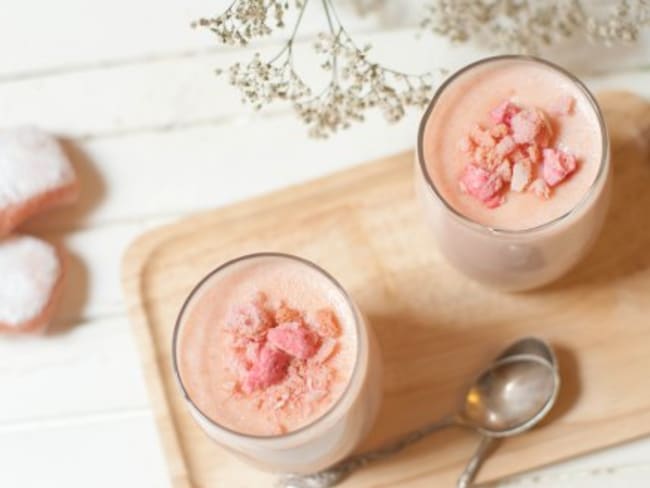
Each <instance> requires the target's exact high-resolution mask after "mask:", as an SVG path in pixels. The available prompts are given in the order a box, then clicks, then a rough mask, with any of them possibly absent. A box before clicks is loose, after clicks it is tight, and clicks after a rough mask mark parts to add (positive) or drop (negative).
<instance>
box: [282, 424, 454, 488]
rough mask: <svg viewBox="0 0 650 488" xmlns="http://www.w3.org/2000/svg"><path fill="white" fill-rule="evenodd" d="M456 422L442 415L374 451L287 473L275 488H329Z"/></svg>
mask: <svg viewBox="0 0 650 488" xmlns="http://www.w3.org/2000/svg"><path fill="white" fill-rule="evenodd" d="M455 424H456V420H455V417H453V416H449V417H444V418H442V419H440V420H438V421H437V422H433V423H431V424H429V425H427V426H425V427H423V428H421V429H418V430H415V431H413V432H410V433H408V434H406V435H404V436H403V437H400V438H399V439H398V440H396V441H394V442H391V443H389V444H386V445H384V446H382V447H380V448H378V449H376V450H374V451H369V452H366V453H362V454H357V455H356V456H350V457H349V458H347V459H344V460H343V461H341V462H339V463H338V464H335V465H334V466H332V467H330V468H327V469H324V470H323V471H319V472H317V473H313V474H307V475H299V474H288V475H285V476H283V477H282V478H280V480H278V482H277V483H276V485H275V486H276V488H329V487H331V486H334V485H337V484H338V483H340V482H341V481H343V480H344V479H345V478H346V477H347V476H348V475H350V474H351V473H352V472H353V471H356V470H357V469H359V468H361V467H363V466H365V465H366V464H368V463H371V462H375V461H380V460H382V459H385V458H387V457H390V456H392V455H393V454H397V453H398V452H400V451H402V450H403V449H404V448H406V447H408V446H410V445H411V444H414V443H416V442H418V441H420V440H421V439H423V438H424V437H426V436H428V435H429V434H432V433H434V432H437V431H439V430H442V429H444V428H445V427H450V426H452V425H455Z"/></svg>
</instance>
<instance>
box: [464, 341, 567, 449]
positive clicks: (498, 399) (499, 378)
mask: <svg viewBox="0 0 650 488" xmlns="http://www.w3.org/2000/svg"><path fill="white" fill-rule="evenodd" d="M558 385H559V376H558V373H557V369H556V368H554V367H553V366H552V365H551V364H550V363H549V362H547V361H546V360H544V359H542V358H540V357H538V356H534V355H528V354H527V355H520V354H517V355H512V356H506V357H504V358H502V359H499V360H497V361H496V362H495V363H494V364H492V365H491V366H490V367H489V368H488V369H487V370H486V371H484V372H483V373H482V374H481V375H480V376H479V377H478V378H477V380H476V381H475V382H474V384H473V385H472V386H471V387H470V388H469V390H467V393H466V395H465V399H464V403H463V406H462V407H461V410H460V412H459V413H458V415H459V417H460V422H462V423H464V424H466V425H469V426H471V427H473V428H475V429H476V430H478V431H479V432H481V433H482V434H484V435H487V436H490V437H508V436H511V435H516V434H519V433H521V432H523V431H525V430H528V429H530V428H532V427H533V426H534V425H535V424H537V423H538V422H539V421H540V420H541V419H542V418H543V417H544V416H545V415H546V413H547V412H548V411H549V410H550V409H551V407H552V406H553V404H554V403H555V399H556V397H557V392H558Z"/></svg>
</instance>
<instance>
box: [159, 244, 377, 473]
mask: <svg viewBox="0 0 650 488" xmlns="http://www.w3.org/2000/svg"><path fill="white" fill-rule="evenodd" d="M259 260H270V261H274V262H286V261H290V262H292V263H298V264H299V265H300V266H304V267H305V268H306V269H308V270H310V271H315V272H316V273H318V274H319V275H320V276H322V277H324V278H325V279H326V280H327V281H328V282H329V283H330V284H331V287H332V288H331V292H332V293H336V294H337V295H338V297H340V298H341V299H342V301H343V303H345V306H346V307H347V312H349V314H350V316H351V317H353V321H354V327H353V330H354V334H356V358H355V360H354V367H353V369H352V373H351V375H350V379H349V382H348V384H347V386H346V387H345V389H344V391H343V393H342V394H341V396H340V397H339V398H338V399H337V400H336V401H335V402H334V403H333V405H332V406H331V407H330V408H329V410H327V411H325V412H324V413H323V414H322V415H321V416H320V417H318V418H317V419H316V420H314V421H313V422H312V423H310V424H308V425H305V426H304V427H301V428H299V429H297V430H294V431H290V432H287V433H285V434H280V435H270V436H256V435H248V434H243V433H240V432H236V431H233V430H231V429H230V428H228V427H226V426H224V425H220V424H219V423H217V422H215V421H214V420H213V419H211V418H209V417H208V416H207V415H206V414H204V413H203V412H202V411H201V410H200V408H199V407H198V406H197V405H196V403H195V402H194V401H193V399H192V397H191V396H190V394H189V393H188V389H187V388H186V386H185V384H184V380H183V375H182V371H181V369H182V368H180V367H179V354H182V351H181V350H180V349H181V348H180V347H179V343H180V341H181V340H182V335H183V328H184V326H185V325H186V324H187V323H188V322H187V321H186V318H187V317H189V316H191V313H190V311H191V309H192V307H193V305H194V302H195V299H196V297H197V296H200V295H201V293H202V292H203V291H204V289H206V288H209V287H210V285H211V284H213V283H214V282H215V280H219V279H220V277H221V276H222V275H223V274H224V273H227V272H228V271H231V270H233V269H234V268H236V267H238V266H244V265H246V264H247V263H251V262H253V261H259ZM172 356H173V365H174V374H175V376H176V379H177V381H178V385H179V386H180V389H181V392H182V394H183V396H184V398H185V402H186V404H187V407H188V408H189V411H190V413H191V414H192V416H193V417H194V419H195V420H196V422H197V423H198V425H199V426H200V427H201V428H202V429H203V430H204V431H205V433H206V434H207V435H208V436H209V437H211V438H212V439H213V440H214V441H216V442H217V443H219V444H220V445H221V446H223V447H225V448H227V449H228V450H230V451H231V452H233V453H235V454H237V455H239V456H240V457H242V458H243V459H245V460H246V461H249V462H250V463H252V464H253V465H255V466H256V467H259V468H261V469H265V470H269V471H278V472H292V473H311V472H315V471H318V470H320V469H323V468H325V467H327V466H330V465H332V464H334V463H336V462H337V461H339V460H341V459H343V458H344V457H346V456H347V455H348V454H350V453H351V452H352V451H353V450H354V448H355V447H356V446H357V445H358V444H359V442H360V441H361V440H362V439H363V438H364V437H365V436H366V435H367V433H368V432H369V430H370V428H371V427H372V425H373V423H374V421H375V419H376V416H377V413H378V410H379V405H380V403H381V396H382V392H381V376H382V364H381V355H380V351H379V347H378V345H377V341H376V338H375V335H374V333H373V331H372V329H371V328H370V327H369V326H368V324H367V322H366V319H365V318H364V316H363V314H362V313H361V312H360V310H359V308H358V307H357V305H356V304H355V303H354V301H353V300H352V298H351V297H350V296H349V295H348V293H347V292H346V291H345V290H344V289H343V287H342V286H341V285H340V284H339V283H338V282H337V281H336V280H335V279H334V278H333V277H332V276H331V275H329V274H328V273H327V272H326V271H324V270H323V269H322V268H320V267H318V266H317V265H316V264H314V263H311V262H309V261H307V260H304V259H302V258H299V257H296V256H292V255H288V254H280V253H258V254H250V255H246V256H242V257H239V258H237V259H234V260H232V261H229V262H227V263H225V264H223V265H222V266H220V267H218V268H217V269H215V270H213V271H212V272H211V273H209V274H208V275H207V276H206V277H205V278H204V279H203V280H202V281H201V282H200V283H199V284H198V285H197V286H196V287H195V288H194V290H193V291H192V292H191V293H190V295H189V297H188V298H187V300H186V301H185V304H184V305H183V308H182V309H181V312H180V314H179V316H178V320H177V322H176V326H175V329H174V336H173V344H172Z"/></svg>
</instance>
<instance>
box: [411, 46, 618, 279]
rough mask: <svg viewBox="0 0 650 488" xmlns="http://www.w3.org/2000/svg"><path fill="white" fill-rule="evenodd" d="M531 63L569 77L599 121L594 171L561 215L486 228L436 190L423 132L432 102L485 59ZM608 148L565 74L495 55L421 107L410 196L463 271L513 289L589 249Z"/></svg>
mask: <svg viewBox="0 0 650 488" xmlns="http://www.w3.org/2000/svg"><path fill="white" fill-rule="evenodd" d="M504 61H505V62H523V63H536V64H538V65H541V66H543V67H545V68H546V69H549V70H554V71H555V72H556V73H559V74H560V75H561V76H563V77H565V78H566V79H568V80H570V81H571V83H573V84H574V85H575V86H576V87H577V88H578V89H579V91H580V92H581V93H582V94H583V95H584V97H586V100H588V102H589V105H590V106H591V108H592V109H593V111H594V113H595V114H596V117H597V119H598V123H599V130H600V140H601V141H602V148H601V154H602V157H601V160H600V165H599V168H598V172H597V175H596V177H595V180H594V181H593V183H592V185H591V187H590V188H589V189H588V191H587V192H586V193H585V195H584V196H583V197H582V199H581V200H580V201H579V202H578V204H577V205H575V206H574V207H573V208H571V209H570V210H569V211H568V212H566V213H565V214H563V215H561V216H559V217H557V218H555V219H553V220H550V221H548V222H545V223H543V224H541V225H538V226H536V227H532V228H527V229H523V230H508V229H501V228H492V227H488V226H485V225H482V224H480V223H478V222H475V221H473V220H471V219H469V218H468V217H466V216H465V215H463V214H462V213H460V212H459V211H457V210H456V209H455V208H454V207H453V206H452V205H451V204H450V203H449V202H448V201H446V200H445V198H444V197H443V196H442V193H441V192H440V191H439V189H437V188H436V186H435V184H434V182H433V179H432V177H431V175H430V174H429V172H428V169H427V164H426V161H425V154H426V152H425V146H424V145H425V144H426V141H425V134H426V131H427V124H428V122H429V121H430V116H431V114H432V113H433V111H434V110H435V109H436V102H437V101H438V100H439V99H440V97H441V96H442V95H443V93H445V90H447V89H448V88H449V87H450V86H452V85H453V84H454V83H456V82H457V81H458V80H459V79H462V77H463V75H465V74H466V73H468V72H470V71H472V70H476V69H480V68H481V67H483V66H484V65H486V64H487V63H499V62H504ZM610 173H611V169H610V149H609V139H608V135H607V128H606V126H605V122H604V119H603V116H602V113H601V111H600V108H599V106H598V104H597V102H596V100H595V99H594V97H593V95H592V94H591V93H590V92H589V90H588V89H587V88H586V87H585V86H584V84H583V83H582V82H581V81H580V80H578V79H577V78H576V77H575V76H573V75H572V74H571V73H569V72H567V71H565V70H563V69H562V68H559V67H557V66H555V65H553V64H551V63H549V62H547V61H544V60H541V59H538V58H534V57H530V56H517V55H506V56H496V57H491V58H487V59H483V60H480V61H477V62H475V63H473V64H470V65H468V66H466V67H464V68H462V69H460V70H459V71H457V72H456V73H454V74H453V75H452V76H450V77H449V78H448V79H447V80H446V81H445V82H444V83H443V84H442V85H441V86H440V87H439V88H438V90H437V92H436V93H435V95H434V97H433V99H432V100H431V102H430V104H429V106H428V108H427V110H426V111H425V113H424V115H423V117H422V121H421V123H420V128H419V131H418V137H417V148H416V155H415V187H416V194H417V196H418V199H419V201H420V203H421V206H422V208H423V210H424V214H425V218H426V220H427V222H428V223H429V225H430V226H431V228H432V230H433V233H434V236H435V238H436V241H437V243H438V247H439V249H440V251H441V252H442V254H443V255H444V256H445V257H446V258H447V260H448V261H449V262H450V263H451V264H452V265H453V266H455V267H456V268H457V269H458V270H460V271H461V272H463V273H464V274H465V275H467V276H469V277H470V278H473V279H474V280H476V281H479V282H481V283H484V284H488V285H491V286H493V287H496V288H499V289H504V290H510V291H517V290H526V289H531V288H536V287H539V286H542V285H544V284H547V283H549V282H551V281H553V280H555V279H557V278H559V277H560V276H562V275H563V274H564V273H566V272H567V271H568V270H569V269H570V268H571V267H573V266H574V265H575V264H576V263H577V262H578V261H579V260H580V259H581V258H582V257H583V256H584V255H585V254H586V252H587V251H588V250H589V248H590V247H591V245H592V243H593V242H594V241H595V239H596V237H597V235H598V233H599V231H600V230H601V228H602V224H603V222H604V218H605V215H606V212H607V209H608V206H609V191H610V179H611V175H610Z"/></svg>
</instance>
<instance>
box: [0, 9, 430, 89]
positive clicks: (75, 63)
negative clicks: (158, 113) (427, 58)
mask: <svg viewBox="0 0 650 488" xmlns="http://www.w3.org/2000/svg"><path fill="white" fill-rule="evenodd" d="M230 3H231V0H185V1H182V2H178V1H172V2H160V1H156V0H138V1H137V2H133V1H131V0H113V1H111V2H87V1H84V0H58V1H57V2H43V1H41V0H20V1H14V2H11V1H6V2H2V3H0V39H1V40H2V42H0V59H2V64H1V65H0V79H14V78H24V77H33V76H40V75H48V74H55V73H58V72H65V71H67V70H80V69H81V70H83V69H94V68H98V67H102V66H106V65H114V64H122V63H132V62H143V61H144V62H146V61H148V60H155V59H158V58H160V57H165V56H169V55H172V56H184V55H187V54H192V53H195V52H196V51H197V50H198V51H201V50H205V49H215V48H216V49H218V46H217V44H216V42H215V41H214V38H213V37H212V35H211V34H210V33H209V32H208V31H207V30H203V29H201V30H193V29H191V28H190V23H191V22H192V21H193V20H195V19H197V18H199V17H205V16H211V15H212V14H213V13H218V12H221V11H223V9H224V7H225V6H226V5H228V4H230ZM311 3H312V4H313V5H310V7H309V9H308V11H307V12H306V14H305V17H304V19H303V23H302V26H301V30H300V33H301V35H307V34H313V33H314V32H318V31H321V30H323V29H324V28H325V25H326V24H325V18H324V16H323V15H322V12H321V5H320V2H311ZM401 3H402V4H404V3H405V2H401ZM409 5H413V6H415V7H414V8H416V9H418V8H419V7H418V2H417V1H415V0H409V1H408V2H406V5H405V6H406V7H408V6H409ZM339 10H340V14H341V17H342V19H343V21H344V22H345V23H346V25H347V26H348V28H349V29H350V31H357V30H364V29H370V28H376V27H379V26H386V25H387V24H389V25H391V26H393V27H395V26H396V25H400V23H403V22H404V21H405V18H404V15H403V14H401V15H399V16H392V17H388V18H387V17H386V16H378V15H375V16H369V17H367V18H364V19H361V18H359V17H358V16H357V15H354V14H353V13H352V12H351V11H350V10H349V9H345V8H341V9H339ZM389 12H395V9H392V10H390V11H389ZM287 24H288V25H289V26H292V25H293V23H292V19H291V18H288V19H287ZM286 33H287V31H283V32H279V33H278V34H277V35H274V36H272V37H276V38H278V37H285V36H286V35H287V34H286Z"/></svg>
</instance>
